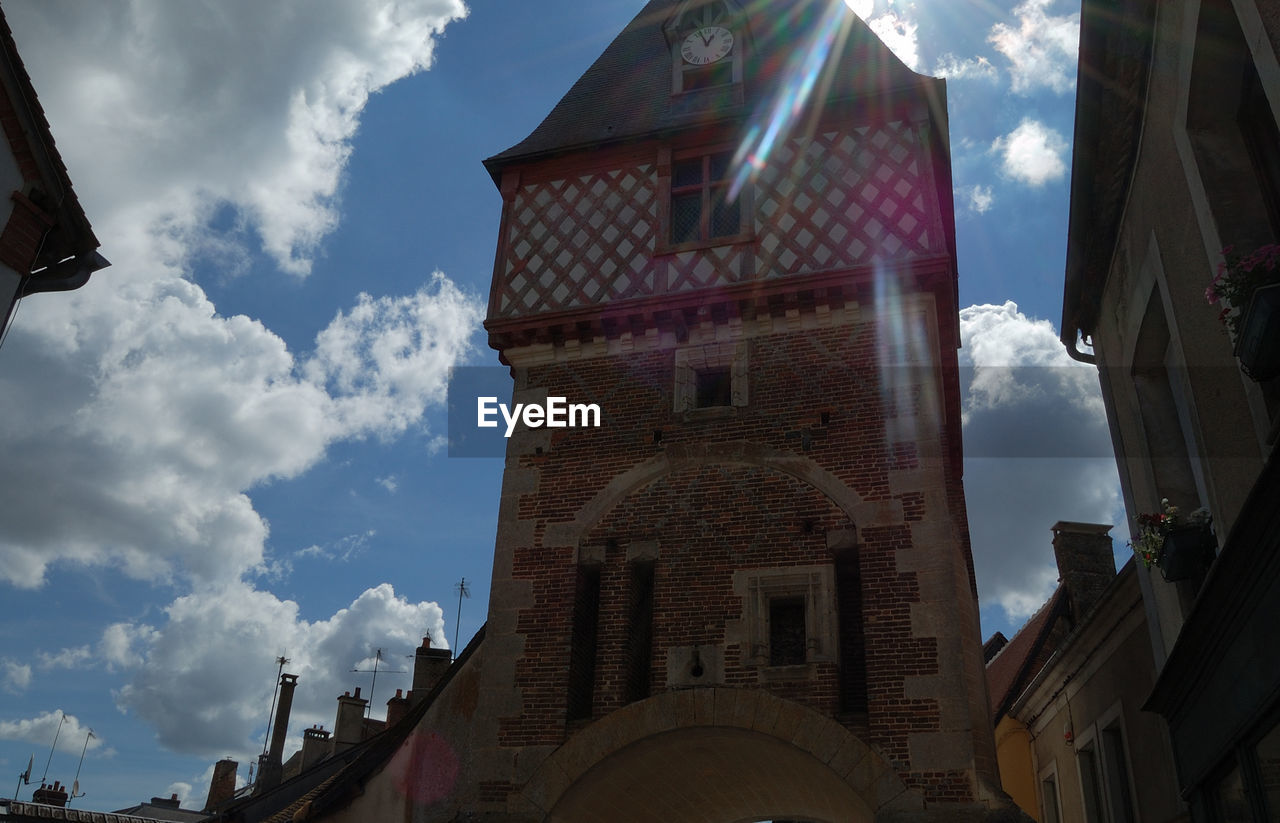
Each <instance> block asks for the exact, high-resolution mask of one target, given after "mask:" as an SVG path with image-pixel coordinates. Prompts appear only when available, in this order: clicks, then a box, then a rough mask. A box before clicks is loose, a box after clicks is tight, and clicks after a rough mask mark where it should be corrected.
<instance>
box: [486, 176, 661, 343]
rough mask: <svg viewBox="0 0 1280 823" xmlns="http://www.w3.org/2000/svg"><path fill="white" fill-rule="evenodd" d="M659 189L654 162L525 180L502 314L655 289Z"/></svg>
mask: <svg viewBox="0 0 1280 823" xmlns="http://www.w3.org/2000/svg"><path fill="white" fill-rule="evenodd" d="M655 190H656V184H655V181H654V174H653V167H652V166H649V165H643V166H637V167H634V168H628V169H614V170H612V171H605V172H599V173H596V174H589V175H583V176H580V177H573V178H569V179H565V180H552V181H550V182H546V183H535V184H531V185H528V186H525V187H523V188H522V189H521V190H520V191H519V192H518V193H517V194H516V198H515V202H514V203H512V205H511V210H510V228H509V234H508V242H507V249H508V252H507V259H506V261H505V265H504V277H503V278H502V282H501V283H500V284H499V288H500V289H501V293H500V294H499V295H498V301H497V309H498V314H499V315H500V316H503V317H512V316H515V315H522V314H534V313H537V312H545V311H557V310H560V309H568V308H572V307H574V306H584V305H591V304H594V303H605V302H609V301H612V300H620V299H625V298H628V297H638V296H641V295H645V294H652V293H653V284H654V270H653V250H654V238H656V237H657V234H658V213H657V204H656V202H655Z"/></svg>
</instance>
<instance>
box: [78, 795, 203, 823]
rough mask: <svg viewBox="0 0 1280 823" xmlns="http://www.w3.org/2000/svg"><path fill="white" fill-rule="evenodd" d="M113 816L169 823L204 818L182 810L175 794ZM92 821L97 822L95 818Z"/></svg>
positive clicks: (132, 807)
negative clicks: (168, 822)
mask: <svg viewBox="0 0 1280 823" xmlns="http://www.w3.org/2000/svg"><path fill="white" fill-rule="evenodd" d="M113 814H118V815H129V816H133V817H141V818H144V819H146V820H166V821H171V823H195V821H197V820H204V818H205V814H204V812H202V811H197V810H195V809H184V808H182V804H181V803H180V802H178V796H177V795H176V794H171V795H169V796H168V797H153V798H151V800H149V801H147V802H146V803H139V804H138V805H136V806H130V807H129V808H127V809H120V810H119V811H117V812H113ZM92 819H93V820H95V821H96V820H97V818H92ZM104 823H105V821H104Z"/></svg>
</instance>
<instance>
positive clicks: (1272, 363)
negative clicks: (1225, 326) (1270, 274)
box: [1235, 283, 1280, 381]
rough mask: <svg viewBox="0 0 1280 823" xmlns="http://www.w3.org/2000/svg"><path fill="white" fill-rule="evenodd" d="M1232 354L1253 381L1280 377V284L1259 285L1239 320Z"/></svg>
mask: <svg viewBox="0 0 1280 823" xmlns="http://www.w3.org/2000/svg"><path fill="white" fill-rule="evenodd" d="M1235 355H1236V357H1238V358H1239V359H1240V367H1241V368H1242V369H1244V373H1245V374H1247V375H1249V377H1251V378H1253V379H1254V380H1258V381H1262V380H1270V379H1271V378H1273V377H1277V376H1280V283H1272V284H1270V285H1267V286H1262V287H1260V288H1258V289H1256V290H1255V291H1254V292H1253V296H1252V297H1250V298H1249V307H1248V308H1247V309H1245V312H1244V314H1243V315H1242V316H1241V318H1240V326H1239V336H1238V337H1237V338H1236V347H1235Z"/></svg>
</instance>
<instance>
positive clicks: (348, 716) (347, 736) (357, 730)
mask: <svg viewBox="0 0 1280 823" xmlns="http://www.w3.org/2000/svg"><path fill="white" fill-rule="evenodd" d="M368 705H369V701H368V700H365V699H364V698H362V697H361V696H360V687H359V686H357V687H356V693H355V695H354V696H353V695H352V694H351V692H344V693H343V695H342V696H341V697H339V698H338V717H337V719H336V720H335V721H334V723H333V753H334V754H337V753H338V752H342V751H346V750H347V749H349V748H351V747H352V746H354V745H355V744H357V743H359V742H360V741H361V740H364V709H365V706H368Z"/></svg>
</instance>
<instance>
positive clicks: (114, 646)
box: [98, 623, 158, 669]
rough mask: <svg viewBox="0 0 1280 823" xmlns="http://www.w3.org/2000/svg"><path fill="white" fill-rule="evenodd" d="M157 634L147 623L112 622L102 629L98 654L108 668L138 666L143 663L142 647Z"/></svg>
mask: <svg viewBox="0 0 1280 823" xmlns="http://www.w3.org/2000/svg"><path fill="white" fill-rule="evenodd" d="M157 634H158V633H157V632H156V630H155V629H154V628H152V627H151V626H147V625H145V624H135V623H112V624H111V625H110V626H107V627H106V628H105V629H103V631H102V640H101V642H100V643H99V644H98V654H99V656H100V657H101V659H102V661H103V662H105V663H106V664H107V667H108V668H112V669H116V668H120V669H125V668H130V667H133V666H137V665H139V664H140V663H142V653H141V649H143V648H146V646H147V645H148V644H149V643H151V642H152V641H153V640H155V638H156V635H157Z"/></svg>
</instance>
